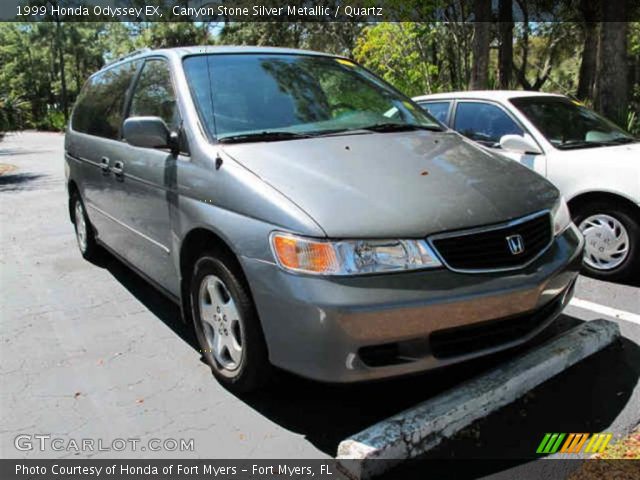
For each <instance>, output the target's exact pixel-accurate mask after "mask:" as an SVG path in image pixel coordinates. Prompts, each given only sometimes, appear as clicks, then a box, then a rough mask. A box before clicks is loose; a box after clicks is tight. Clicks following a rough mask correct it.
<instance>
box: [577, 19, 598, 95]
mask: <svg viewBox="0 0 640 480" xmlns="http://www.w3.org/2000/svg"><path fill="white" fill-rule="evenodd" d="M583 30H584V47H583V48H582V62H581V63H580V74H579V78H578V91H577V92H576V94H577V96H578V98H579V99H581V100H585V99H588V98H593V89H594V84H595V80H596V67H597V60H598V24H597V23H595V22H586V23H585V24H584V27H583Z"/></svg>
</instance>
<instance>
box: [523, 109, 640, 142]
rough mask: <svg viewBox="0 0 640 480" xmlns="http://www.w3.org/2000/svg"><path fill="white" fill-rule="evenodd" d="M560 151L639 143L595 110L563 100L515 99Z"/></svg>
mask: <svg viewBox="0 0 640 480" xmlns="http://www.w3.org/2000/svg"><path fill="white" fill-rule="evenodd" d="M511 103H513V104H514V105H515V106H516V107H517V108H518V109H519V110H520V111H521V112H522V113H524V115H525V116H526V117H527V118H528V119H529V120H530V121H531V123H533V124H534V125H535V126H536V128H537V129H538V130H540V132H542V134H543V135H544V136H545V137H546V138H547V140H549V142H550V143H552V144H553V145H554V146H555V147H556V148H560V149H568V148H586V147H598V146H602V145H606V144H614V145H615V144H620V143H630V142H634V141H636V140H635V139H634V138H633V137H632V136H631V135H629V134H628V133H626V132H625V131H623V130H622V129H620V128H619V127H617V126H616V125H614V124H613V123H611V122H610V121H609V120H607V119H606V118H603V117H601V116H600V115H598V114H597V113H596V112H594V111H593V110H590V109H588V108H586V107H583V106H582V105H579V104H576V103H574V102H572V101H570V100H568V99H566V98H562V97H524V98H512V99H511Z"/></svg>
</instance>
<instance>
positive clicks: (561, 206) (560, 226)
mask: <svg viewBox="0 0 640 480" xmlns="http://www.w3.org/2000/svg"><path fill="white" fill-rule="evenodd" d="M551 215H552V217H553V235H554V236H555V235H560V234H561V233H562V232H564V231H565V230H566V229H567V227H568V226H569V225H570V224H571V215H570V214H569V207H567V202H565V201H564V197H560V198H559V199H558V201H557V202H556V204H555V205H554V206H553V209H552V210H551Z"/></svg>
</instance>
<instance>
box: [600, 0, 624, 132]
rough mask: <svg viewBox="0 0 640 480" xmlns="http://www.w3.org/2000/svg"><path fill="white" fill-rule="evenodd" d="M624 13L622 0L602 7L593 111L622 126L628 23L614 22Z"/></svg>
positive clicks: (611, 1) (615, 0) (607, 2)
mask: <svg viewBox="0 0 640 480" xmlns="http://www.w3.org/2000/svg"><path fill="white" fill-rule="evenodd" d="M625 13H626V1H625V0H607V1H606V2H604V4H603V15H602V20H603V21H602V25H601V27H600V49H599V62H598V63H599V68H598V79H597V86H598V88H597V92H596V99H595V107H596V109H597V110H598V111H599V112H600V113H602V114H603V115H604V116H605V117H608V118H610V119H611V120H613V121H614V122H617V123H619V124H624V123H625V121H626V118H625V116H626V111H627V108H628V105H627V98H628V94H629V89H628V77H627V71H628V69H627V26H628V24H627V22H617V21H613V20H619V19H621V18H624V15H625Z"/></svg>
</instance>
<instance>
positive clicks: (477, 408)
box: [337, 319, 620, 480]
mask: <svg viewBox="0 0 640 480" xmlns="http://www.w3.org/2000/svg"><path fill="white" fill-rule="evenodd" d="M619 336H620V330H619V328H618V325H617V324H616V323H614V322H610V321H608V320H602V319H599V320H594V321H591V322H586V323H584V324H582V325H579V326H577V327H575V328H573V329H571V330H569V331H568V332H566V333H565V334H563V335H560V336H558V337H556V338H554V339H551V340H550V341H549V342H547V343H545V344H543V345H542V346H540V347H538V348H536V349H535V350H532V351H530V352H528V353H526V354H524V355H522V356H520V357H517V358H515V359H513V360H511V361H509V362H507V363H505V364H504V365H502V366H500V367H498V368H495V369H493V370H491V371H489V372H487V373H485V374H483V375H481V376H479V377H477V378H475V379H473V380H470V381H468V382H466V383H464V384H462V385H461V386H460V387H457V388H454V389H452V390H449V391H447V392H444V393H442V394H440V395H438V396H436V397H434V398H431V399H429V400H427V401H426V402H423V403H420V404H418V405H416V406H415V407H413V408H411V409H409V410H405V411H404V412H401V413H399V414H397V415H394V416H392V417H390V418H388V419H386V420H383V421H381V422H379V423H377V424H375V425H373V426H372V427H369V428H367V429H366V430H363V431H362V432H360V433H357V434H356V435H353V436H352V437H350V438H347V439H346V440H343V441H342V442H341V443H340V445H339V446H338V456H337V459H338V461H339V462H338V463H339V466H340V467H341V468H340V470H341V471H342V472H343V473H344V474H345V475H346V476H347V477H349V478H351V479H354V480H356V479H357V480H360V479H368V478H371V477H374V476H375V475H379V474H381V473H383V472H384V471H386V470H388V469H390V468H392V467H393V466H395V465H397V464H399V463H401V462H402V460H403V459H407V458H414V457H417V456H419V455H420V454H422V453H424V452H426V451H427V450H429V449H430V448H433V447H434V446H436V445H437V444H439V443H440V442H441V441H442V440H443V439H445V438H448V437H451V436H452V435H454V434H455V433H456V432H458V431H459V430H461V429H462V428H464V427H466V426H467V425H469V424H471V423H472V422H473V421H474V420H477V419H478V418H482V417H485V416H487V415H488V414H489V413H491V412H493V411H495V410H498V409H499V408H500V407H502V406H504V405H507V404H509V403H511V402H513V401H514V400H516V399H517V398H519V397H521V396H522V395H524V394H525V393H526V392H528V391H529V390H531V389H532V388H534V387H536V386H538V385H540V384H541V383H543V382H545V381H546V380H548V379H549V378H551V377H553V376H554V375H557V374H558V373H560V372H562V371H564V370H565V369H567V368H569V367H570V366H572V365H573V364H575V363H577V362H579V361H580V360H582V359H584V358H586V357H588V356H589V355H592V354H593V353H595V352H597V351H599V350H601V349H603V348H604V347H606V346H607V345H609V344H610V343H612V342H613V341H614V340H615V339H616V338H618V337H619ZM354 460H358V461H354Z"/></svg>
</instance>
